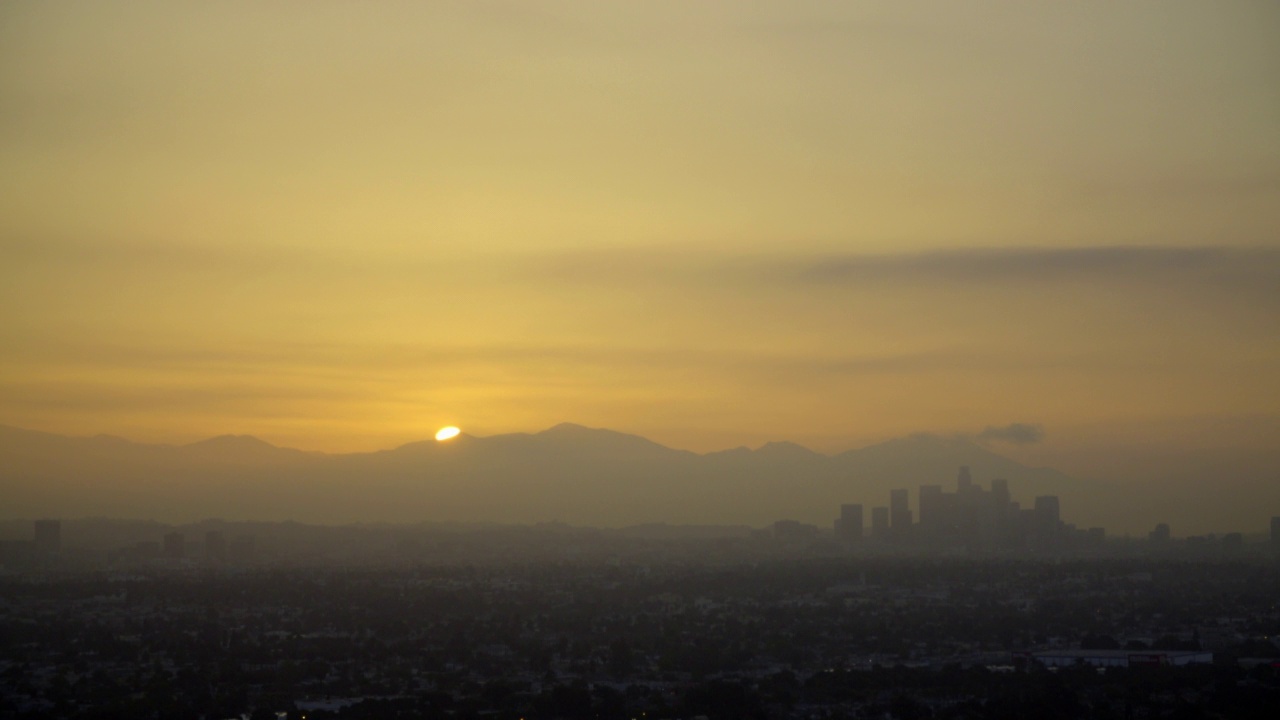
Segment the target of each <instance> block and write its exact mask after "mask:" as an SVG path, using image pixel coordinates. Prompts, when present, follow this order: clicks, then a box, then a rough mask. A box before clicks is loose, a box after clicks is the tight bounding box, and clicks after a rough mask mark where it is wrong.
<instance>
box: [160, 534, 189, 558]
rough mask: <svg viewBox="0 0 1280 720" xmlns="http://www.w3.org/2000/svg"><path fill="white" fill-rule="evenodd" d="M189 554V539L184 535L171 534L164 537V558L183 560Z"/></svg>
mask: <svg viewBox="0 0 1280 720" xmlns="http://www.w3.org/2000/svg"><path fill="white" fill-rule="evenodd" d="M186 554H187V538H186V536H184V535H183V534H182V533H176V532H171V533H168V534H166V535H165V536H164V556H165V557H167V558H169V559H170V560H181V559H182V558H184V557H186Z"/></svg>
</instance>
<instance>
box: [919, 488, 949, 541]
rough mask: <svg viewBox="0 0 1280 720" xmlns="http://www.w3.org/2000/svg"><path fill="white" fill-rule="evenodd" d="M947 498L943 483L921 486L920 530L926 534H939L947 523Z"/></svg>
mask: <svg viewBox="0 0 1280 720" xmlns="http://www.w3.org/2000/svg"><path fill="white" fill-rule="evenodd" d="M944 503H945V500H944V499H943V494H942V486H941V485H921V486H920V530H921V532H922V533H924V534H926V535H939V534H941V533H942V530H943V527H944V526H945V525H946V521H945V519H944V517H943V516H944V514H945V512H946V510H945V508H944V505H943V504H944Z"/></svg>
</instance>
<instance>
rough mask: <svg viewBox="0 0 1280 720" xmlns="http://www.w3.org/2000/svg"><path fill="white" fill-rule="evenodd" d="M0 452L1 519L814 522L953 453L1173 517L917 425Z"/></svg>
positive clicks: (1122, 492)
mask: <svg viewBox="0 0 1280 720" xmlns="http://www.w3.org/2000/svg"><path fill="white" fill-rule="evenodd" d="M0 461H2V464H0V495H2V496H3V503H0V505H2V508H0V517H5V518H21V517H26V518H32V517H41V516H60V517H79V516H101V517H125V518H153V519H159V520H165V521H191V520H197V519H201V518H209V517H221V518H226V519H234V520H296V521H300V522H311V523H349V522H375V521H376V522H420V521H463V522H473V521H483V522H502V523H535V522H552V521H561V522H568V523H573V524H582V525H596V526H624V525H632V524H639V523H650V522H664V523H680V524H746V525H752V526H757V527H758V526H763V525H766V524H768V523H771V522H773V521H775V520H778V519H783V518H789V519H797V520H802V521H805V522H813V523H820V524H823V525H829V524H830V522H831V520H832V518H834V517H835V516H836V515H837V514H839V510H840V504H841V503H862V504H863V505H864V506H865V507H866V508H867V511H866V512H867V515H868V519H869V515H870V508H871V507H873V506H877V505H887V504H888V496H889V490H890V489H891V488H898V487H904V488H908V489H909V490H910V495H911V499H912V506H913V507H914V504H915V498H916V494H917V488H918V486H920V485H922V484H933V485H942V486H943V487H944V489H946V490H948V491H953V490H954V489H955V478H956V475H957V470H958V468H959V466H961V465H967V466H969V467H970V468H971V470H972V473H973V476H974V478H975V480H976V481H977V482H979V483H980V484H982V485H984V486H989V483H990V480H991V479H993V478H1005V479H1007V480H1009V483H1010V489H1011V490H1012V493H1013V497H1014V499H1015V500H1016V501H1019V502H1021V503H1022V505H1023V506H1024V507H1027V506H1030V505H1031V504H1032V503H1033V501H1034V498H1035V497H1036V496H1037V495H1045V494H1052V495H1058V496H1060V498H1061V499H1062V508H1063V518H1064V520H1066V521H1068V522H1074V523H1076V524H1079V525H1081V526H1089V525H1104V526H1107V527H1108V528H1109V529H1112V530H1113V531H1120V530H1125V531H1129V530H1134V531H1136V530H1137V529H1138V528H1142V527H1146V528H1149V527H1151V525H1153V524H1154V523H1155V522H1156V521H1157V520H1166V521H1171V522H1176V521H1177V520H1178V519H1179V516H1177V515H1176V512H1178V508H1177V507H1172V508H1169V507H1163V506H1160V507H1156V506H1154V505H1152V504H1151V503H1148V505H1151V506H1152V507H1154V508H1155V509H1154V510H1152V512H1146V510H1148V509H1151V508H1144V506H1143V499H1144V498H1146V499H1148V500H1149V499H1151V498H1152V494H1153V492H1154V488H1153V487H1152V486H1151V485H1149V484H1145V485H1135V484H1116V483H1112V484H1108V483H1104V482H1101V481H1096V480H1081V479H1075V478H1071V477H1068V476H1066V475H1065V474H1063V473H1061V472H1058V471H1056V470H1052V469H1048V468H1032V467H1027V466H1025V465H1022V464H1020V463H1018V462H1015V461H1013V460H1011V459H1009V458H1006V457H1003V456H1001V455H999V454H997V453H994V452H992V451H990V450H989V449H987V448H985V447H983V446H981V445H979V444H977V443H975V442H973V441H971V440H969V439H965V438H956V437H942V436H936V435H924V434H921V435H912V436H908V437H904V438H899V439H895V440H890V441H887V442H883V443H880V444H876V445H871V446H869V447H864V448H861V449H857V450H850V451H848V452H843V453H840V454H837V455H823V454H819V453H816V452H814V451H812V450H809V449H807V448H804V447H801V446H799V445H795V444H793V443H787V442H773V443H768V444H765V445H763V446H761V447H759V448H756V449H750V448H746V447H740V448H735V449H732V450H724V451H720V452H712V453H706V454H698V453H693V452H689V451H686V450H677V449H672V448H668V447H665V446H663V445H659V444H657V443H655V442H652V441H650V440H647V439H645V438H642V437H639V436H636V435H628V434H625V433H620V432H615V431H612V430H604V429H593V428H587V427H583V426H581V425H574V424H570V423H564V424H560V425H556V426H555V427H552V428H550V429H547V430H544V431H542V432H538V433H511V434H503V435H492V436H488V437H475V436H470V435H466V434H463V435H460V436H458V437H457V438H455V439H453V440H450V441H448V442H436V441H434V440H428V441H422V442H413V443H409V444H406V445H402V446H400V447H397V448H394V449H391V450H384V451H378V452H365V453H350V454H325V453H317V452H305V451H301V450H295V449H289V448H282V447H276V446H274V445H271V444H270V443H267V442H265V441H262V440H260V439H257V438H254V437H251V436H233V435H225V436H220V437H215V438H211V439H208V440H204V441H201V442H196V443H192V444H189V445H149V444H142V443H135V442H130V441H128V440H125V439H122V438H118V437H113V436H106V435H99V436H95V437H66V436H61V435H54V434H49V433H43V432H37V431H32V430H24V429H19V428H13V427H6V426H0ZM1192 490H1193V491H1194V488H1192ZM1207 490H1208V491H1207V492H1205V493H1202V495H1203V497H1192V496H1188V491H1187V488H1182V489H1181V490H1180V491H1175V492H1173V493H1172V495H1171V496H1170V497H1175V498H1178V499H1179V503H1182V505H1180V506H1183V507H1185V508H1186V511H1187V512H1189V513H1195V514H1197V515H1196V516H1198V517H1200V518H1201V519H1203V514H1204V513H1205V512H1206V508H1208V510H1209V512H1217V513H1219V514H1221V515H1222V517H1224V518H1231V517H1238V515H1236V513H1238V512H1239V508H1237V505H1242V504H1248V503H1252V504H1253V506H1254V512H1255V514H1257V513H1258V510H1257V507H1258V506H1257V505H1256V503H1257V502H1266V503H1271V507H1276V506H1277V504H1276V503H1278V502H1280V497H1276V495H1277V493H1276V488H1275V486H1274V485H1272V486H1271V487H1269V488H1268V487H1263V488H1261V490H1262V491H1264V492H1263V493H1262V495H1263V496H1264V497H1258V498H1242V497H1238V498H1234V499H1230V498H1228V500H1230V502H1227V503H1225V504H1224V503H1223V498H1222V497H1220V496H1221V493H1214V492H1212V489H1211V488H1209V489H1207ZM1198 494H1200V493H1196V492H1191V495H1193V496H1194V495H1198ZM1164 495H1169V493H1164ZM1215 495H1217V496H1219V497H1217V498H1216V500H1215ZM1215 502H1216V505H1215ZM1215 508H1216V509H1215ZM1156 511H1159V512H1163V513H1164V514H1163V516H1160V515H1156V514H1154V512H1156ZM1171 512H1172V513H1175V515H1174V517H1169V514H1170V513H1171ZM1188 517H1191V515H1188ZM1236 529H1240V528H1239V527H1237V528H1236ZM1243 529H1246V530H1247V529H1250V528H1249V527H1244V528H1243ZM1259 529H1261V525H1260V526H1259Z"/></svg>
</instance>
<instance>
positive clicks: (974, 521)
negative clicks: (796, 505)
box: [774, 466, 1280, 553]
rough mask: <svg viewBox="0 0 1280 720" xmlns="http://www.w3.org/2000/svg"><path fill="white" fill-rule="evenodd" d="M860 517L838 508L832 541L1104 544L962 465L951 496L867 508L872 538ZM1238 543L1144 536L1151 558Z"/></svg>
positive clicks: (1054, 509)
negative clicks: (976, 476)
mask: <svg viewBox="0 0 1280 720" xmlns="http://www.w3.org/2000/svg"><path fill="white" fill-rule="evenodd" d="M865 516H866V513H865V508H864V507H863V505H861V504H857V503H850V504H845V505H841V506H840V515H839V517H837V518H836V519H835V523H834V528H833V529H834V533H835V538H836V539H837V540H838V541H840V542H842V543H845V544H853V543H863V542H872V543H878V544H881V545H885V546H891V547H895V546H896V547H913V548H921V549H932V550H945V549H949V548H963V549H968V550H979V551H994V550H1032V551H1037V550H1043V551H1053V550H1064V549H1079V548H1087V547H1098V546H1100V545H1102V544H1103V543H1104V541H1105V540H1106V538H1107V533H1106V530H1105V529H1104V528H1101V527H1091V528H1087V529H1085V528H1078V527H1076V526H1075V525H1073V524H1070V523H1066V522H1064V521H1063V519H1062V505H1061V502H1060V501H1059V499H1058V497H1057V496H1056V495H1041V496H1039V497H1037V498H1036V499H1035V501H1034V503H1033V504H1032V505H1031V506H1030V507H1023V506H1022V505H1021V504H1020V503H1019V502H1017V501H1015V500H1014V499H1013V497H1012V495H1011V493H1010V492H1009V481H1008V480H1004V479H1001V478H996V479H994V480H992V481H991V487H990V489H986V488H983V487H982V485H981V484H979V483H977V482H975V481H974V479H973V474H972V473H971V472H970V469H969V468H968V467H967V466H961V467H960V469H959V472H958V473H957V475H956V485H955V491H954V492H947V491H946V490H944V489H943V487H942V486H941V485H921V486H920V488H919V490H918V494H917V502H916V512H915V513H913V512H912V509H911V506H910V492H909V491H908V489H906V488H896V489H893V490H890V491H889V504H888V505H881V506H876V507H872V508H871V517H870V520H871V525H870V532H868V531H867V527H866V525H865V519H866V518H865ZM788 522H793V521H782V522H781V523H778V524H775V526H774V534H775V535H777V536H779V537H788V538H798V537H801V536H802V535H804V533H805V528H808V527H813V526H801V525H800V524H799V523H795V525H796V527H790V526H787V527H780V526H782V525H784V524H785V523H788ZM813 530H814V531H816V530H817V528H816V527H814V528H813ZM1270 541H1271V542H1270V545H1271V548H1272V549H1273V551H1275V552H1276V553H1280V516H1277V517H1272V518H1271V535H1270ZM1244 544H1245V543H1244V535H1243V534H1241V533H1238V532H1235V533H1227V534H1225V535H1222V536H1221V537H1218V536H1214V535H1208V536H1195V537H1188V538H1185V539H1183V540H1181V541H1176V542H1175V540H1174V538H1173V534H1172V531H1171V529H1170V527H1169V524H1168V523H1159V524H1157V525H1156V526H1155V529H1154V530H1152V531H1151V532H1150V533H1148V535H1147V546H1148V548H1149V549H1150V550H1151V551H1154V552H1161V551H1166V550H1167V551H1173V550H1177V551H1193V552H1194V551H1207V550H1210V549H1216V550H1222V551H1226V552H1231V551H1235V550H1239V549H1241V548H1243V547H1244Z"/></svg>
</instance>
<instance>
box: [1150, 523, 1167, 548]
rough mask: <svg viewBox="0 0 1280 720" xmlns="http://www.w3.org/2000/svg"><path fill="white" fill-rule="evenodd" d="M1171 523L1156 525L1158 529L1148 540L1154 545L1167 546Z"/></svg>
mask: <svg viewBox="0 0 1280 720" xmlns="http://www.w3.org/2000/svg"><path fill="white" fill-rule="evenodd" d="M1169 536H1170V534H1169V523H1160V524H1159V525H1156V529H1155V530H1152V531H1151V532H1150V533H1148V534H1147V539H1148V540H1150V541H1151V542H1152V543H1156V544H1160V545H1163V544H1166V543H1168V542H1169Z"/></svg>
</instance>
